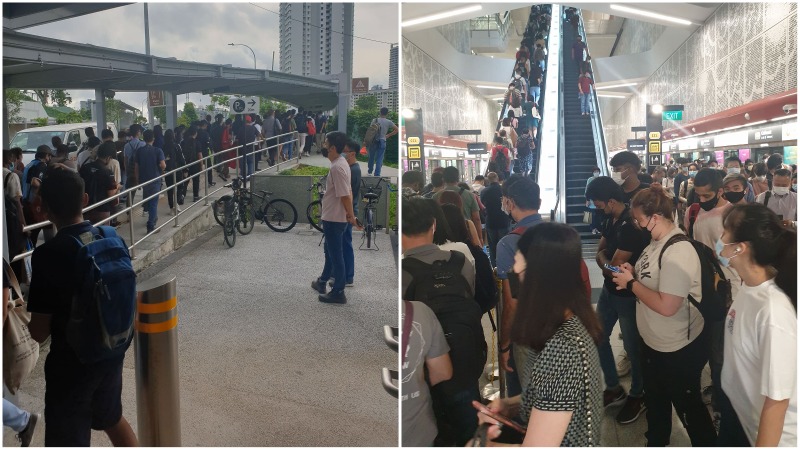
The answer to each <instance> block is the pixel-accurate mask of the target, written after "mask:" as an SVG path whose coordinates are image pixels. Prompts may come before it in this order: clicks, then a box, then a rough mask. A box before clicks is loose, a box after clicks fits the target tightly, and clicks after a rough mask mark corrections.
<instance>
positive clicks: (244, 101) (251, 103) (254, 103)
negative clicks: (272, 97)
mask: <svg viewBox="0 0 800 450" xmlns="http://www.w3.org/2000/svg"><path fill="white" fill-rule="evenodd" d="M229 106H230V108H231V112H232V113H234V114H258V110H259V106H260V105H259V98H258V97H231V99H230V103H229Z"/></svg>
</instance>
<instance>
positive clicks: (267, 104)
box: [258, 97, 289, 117]
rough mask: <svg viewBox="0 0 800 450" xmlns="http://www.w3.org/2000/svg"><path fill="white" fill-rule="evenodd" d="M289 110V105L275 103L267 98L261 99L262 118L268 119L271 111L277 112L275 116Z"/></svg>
mask: <svg viewBox="0 0 800 450" xmlns="http://www.w3.org/2000/svg"><path fill="white" fill-rule="evenodd" d="M288 110H289V105H287V104H286V103H283V102H279V101H273V100H270V99H268V98H266V97H259V105H258V113H259V114H260V115H261V117H266V116H267V113H268V112H269V111H275V114H276V115H277V114H282V113H285V112H286V111H288Z"/></svg>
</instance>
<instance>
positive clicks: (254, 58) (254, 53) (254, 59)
mask: <svg viewBox="0 0 800 450" xmlns="http://www.w3.org/2000/svg"><path fill="white" fill-rule="evenodd" d="M228 45H230V46H234V45H241V46H242V47H247V48H248V49H249V50H250V51H251V52H252V53H253V69H256V68H257V67H256V52H254V51H253V49H252V48H250V46H249V45H247V44H234V43H230V44H228Z"/></svg>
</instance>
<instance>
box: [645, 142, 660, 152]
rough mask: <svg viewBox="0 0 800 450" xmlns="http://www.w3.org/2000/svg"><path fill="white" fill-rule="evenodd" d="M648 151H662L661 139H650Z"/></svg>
mask: <svg viewBox="0 0 800 450" xmlns="http://www.w3.org/2000/svg"><path fill="white" fill-rule="evenodd" d="M647 153H661V141H650V144H649V146H648V151H647Z"/></svg>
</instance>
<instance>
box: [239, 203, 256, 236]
mask: <svg viewBox="0 0 800 450" xmlns="http://www.w3.org/2000/svg"><path fill="white" fill-rule="evenodd" d="M243 203H244V204H242V205H240V206H239V218H238V219H239V220H237V221H236V229H237V230H239V233H241V234H242V235H245V234H249V233H250V232H251V231H253V227H254V226H255V225H256V219H255V217H254V215H253V204H252V203H251V202H250V201H249V200H245V201H244V202H243Z"/></svg>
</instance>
